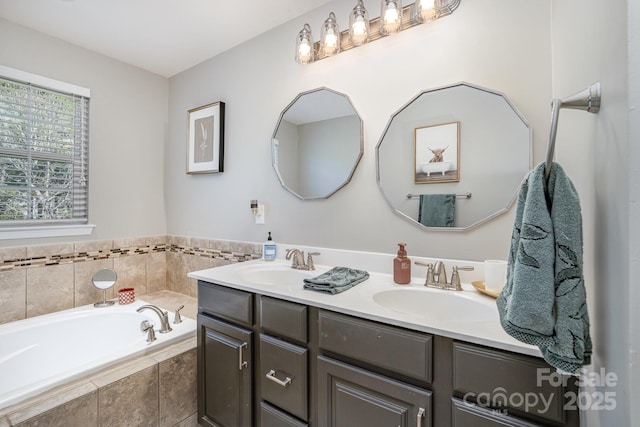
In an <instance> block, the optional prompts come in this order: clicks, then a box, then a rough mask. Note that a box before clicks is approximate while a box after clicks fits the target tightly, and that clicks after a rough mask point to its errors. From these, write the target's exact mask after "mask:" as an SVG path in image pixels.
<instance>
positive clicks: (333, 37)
mask: <svg viewBox="0 0 640 427" xmlns="http://www.w3.org/2000/svg"><path fill="white" fill-rule="evenodd" d="M320 50H321V51H322V53H324V54H325V55H326V56H331V55H335V54H336V53H338V52H340V30H339V29H338V23H337V22H336V15H334V14H333V12H331V13H330V14H329V17H328V18H327V19H326V20H325V21H324V24H323V25H322V30H321V31H320Z"/></svg>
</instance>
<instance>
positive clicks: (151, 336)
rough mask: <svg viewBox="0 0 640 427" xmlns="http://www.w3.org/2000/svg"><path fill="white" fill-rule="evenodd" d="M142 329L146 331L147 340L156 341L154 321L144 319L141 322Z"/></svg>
mask: <svg viewBox="0 0 640 427" xmlns="http://www.w3.org/2000/svg"><path fill="white" fill-rule="evenodd" d="M140 330H141V331H142V332H146V334H147V342H154V341H155V340H156V333H155V332H154V331H153V323H151V322H149V321H148V320H143V321H142V323H140Z"/></svg>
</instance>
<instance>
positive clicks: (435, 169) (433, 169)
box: [420, 162, 451, 176]
mask: <svg viewBox="0 0 640 427" xmlns="http://www.w3.org/2000/svg"><path fill="white" fill-rule="evenodd" d="M420 169H421V170H422V172H423V173H426V174H427V176H431V174H432V173H441V174H442V175H444V174H445V172H447V171H448V170H449V169H451V162H433V163H420Z"/></svg>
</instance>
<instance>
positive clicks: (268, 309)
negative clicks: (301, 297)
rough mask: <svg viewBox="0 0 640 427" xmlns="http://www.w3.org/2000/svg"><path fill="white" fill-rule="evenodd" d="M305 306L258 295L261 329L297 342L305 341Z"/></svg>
mask: <svg viewBox="0 0 640 427" xmlns="http://www.w3.org/2000/svg"><path fill="white" fill-rule="evenodd" d="M307 311H308V309H307V307H306V306H304V305H300V304H295V303H292V302H288V301H282V300H279V299H275V298H269V297H265V296H262V297H260V325H261V326H262V330H263V331H265V332H267V333H269V334H271V335H275V336H277V337H281V338H287V339H290V340H293V341H297V342H299V343H306V342H307Z"/></svg>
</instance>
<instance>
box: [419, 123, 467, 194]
mask: <svg viewBox="0 0 640 427" xmlns="http://www.w3.org/2000/svg"><path fill="white" fill-rule="evenodd" d="M414 166H415V167H414V171H415V183H416V184H434V183H438V182H458V181H460V122H452V123H442V124H437V125H432V126H424V127H419V128H416V129H415V164H414Z"/></svg>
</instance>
